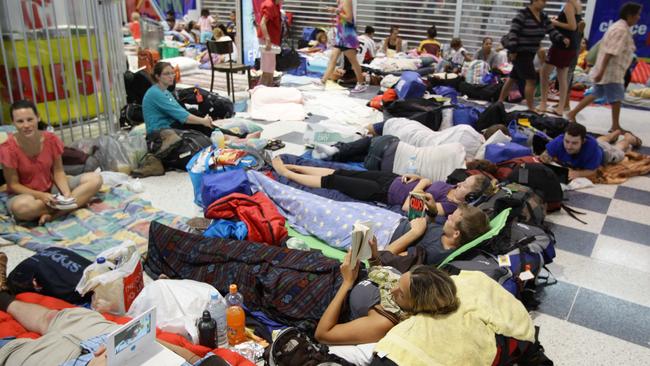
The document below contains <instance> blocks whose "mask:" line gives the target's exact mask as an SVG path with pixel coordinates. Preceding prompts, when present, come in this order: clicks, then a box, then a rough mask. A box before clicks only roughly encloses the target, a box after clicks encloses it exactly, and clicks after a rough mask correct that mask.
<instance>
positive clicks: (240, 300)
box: [226, 284, 246, 346]
mask: <svg viewBox="0 0 650 366" xmlns="http://www.w3.org/2000/svg"><path fill="white" fill-rule="evenodd" d="M226 304H227V305H228V308H227V309H226V323H228V343H230V345H231V346H234V345H236V344H239V343H242V342H246V314H245V313H244V308H243V307H242V305H244V297H243V296H242V295H241V294H240V293H239V292H237V285H235V284H232V285H230V293H229V294H228V296H226Z"/></svg>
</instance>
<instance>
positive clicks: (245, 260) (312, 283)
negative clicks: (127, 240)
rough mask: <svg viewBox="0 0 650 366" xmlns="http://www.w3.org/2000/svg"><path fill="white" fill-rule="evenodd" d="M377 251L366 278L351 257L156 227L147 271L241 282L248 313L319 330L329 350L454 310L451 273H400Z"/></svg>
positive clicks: (219, 284)
mask: <svg viewBox="0 0 650 366" xmlns="http://www.w3.org/2000/svg"><path fill="white" fill-rule="evenodd" d="M371 251H372V257H371V259H370V261H369V262H370V264H371V267H370V269H369V270H368V271H367V272H366V271H360V270H359V264H358V263H355V265H352V264H351V263H350V254H348V255H347V256H346V258H345V260H344V262H343V264H341V263H340V262H338V261H337V260H334V259H331V258H327V257H325V256H323V255H322V254H321V253H320V252H319V251H300V250H292V249H287V248H280V247H274V246H269V245H264V244H258V243H252V242H246V241H234V240H224V239H211V238H204V237H202V236H197V235H194V234H190V233H185V232H181V231H178V230H175V229H172V228H169V227H166V226H164V225H161V224H158V223H156V222H154V223H152V226H151V232H150V235H149V252H148V253H149V254H148V256H147V261H146V264H145V269H146V270H147V272H148V273H149V275H151V276H154V277H157V276H159V275H161V274H165V275H166V276H168V277H171V278H183V279H192V280H195V281H202V282H206V283H209V284H211V285H213V286H214V287H215V288H216V289H217V290H219V291H220V292H223V291H226V290H227V286H228V285H229V284H231V283H237V284H238V289H239V291H240V292H241V293H242V295H243V296H244V299H245V303H246V306H247V307H248V309H250V310H262V311H263V312H264V313H265V314H266V315H267V316H269V317H271V318H272V319H273V320H275V321H277V322H280V323H282V324H285V325H295V326H299V327H300V328H302V329H307V330H314V329H315V335H316V338H317V339H318V340H319V341H320V342H323V343H328V344H362V343H371V342H377V341H378V340H380V339H381V338H382V337H383V336H384V335H385V334H386V332H388V330H390V329H391V328H392V327H393V326H395V324H398V323H399V322H400V321H402V320H403V319H405V318H407V317H408V313H407V312H408V311H414V312H425V313H428V314H431V315H435V314H445V313H447V312H449V311H453V306H454V305H453V301H451V300H450V299H449V297H446V296H445V295H444V294H448V293H450V291H451V290H450V289H449V287H450V286H451V285H452V283H451V280H450V279H449V277H448V276H446V275H445V274H444V273H442V272H440V271H439V270H437V269H436V268H435V267H433V266H423V267H420V268H418V269H416V270H414V271H412V272H407V271H404V272H405V273H404V274H401V273H400V272H398V271H397V270H395V269H394V268H390V267H383V266H381V264H382V261H385V260H386V259H385V258H387V256H385V255H382V254H383V253H381V252H378V251H377V244H376V240H371ZM163 253H164V254H163ZM379 258H382V259H381V260H380V259H379ZM412 289H416V290H412ZM424 289H428V291H425V290H424ZM344 304H346V305H345V306H344ZM316 324H317V325H316ZM315 325H316V326H315ZM314 326H315V327H314Z"/></svg>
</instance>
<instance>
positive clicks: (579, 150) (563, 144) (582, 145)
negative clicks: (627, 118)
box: [540, 122, 641, 180]
mask: <svg viewBox="0 0 650 366" xmlns="http://www.w3.org/2000/svg"><path fill="white" fill-rule="evenodd" d="M621 135H622V136H623V138H622V139H621V140H620V141H619V139H620V137H621ZM640 145H641V141H640V140H639V139H638V138H637V137H636V136H634V135H632V134H631V133H629V132H625V133H624V134H622V133H621V131H620V130H616V131H612V132H610V133H609V134H607V135H603V136H600V137H598V138H597V139H595V138H593V137H592V136H589V135H587V129H586V128H585V126H583V125H581V124H579V123H576V122H571V123H569V124H568V126H567V128H566V130H565V132H564V133H563V134H561V135H560V136H558V137H556V138H555V139H553V140H552V141H551V142H549V143H548V144H546V151H544V153H543V154H542V155H541V156H540V158H541V160H542V161H544V162H551V161H555V162H557V163H559V164H560V165H563V166H566V167H568V168H569V180H573V179H575V178H580V177H589V176H592V175H593V174H595V173H596V169H598V167H600V166H601V165H607V164H615V163H618V162H620V161H622V160H623V158H625V153H626V152H627V151H629V150H630V148H631V147H638V146H640Z"/></svg>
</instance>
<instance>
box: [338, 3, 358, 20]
mask: <svg viewBox="0 0 650 366" xmlns="http://www.w3.org/2000/svg"><path fill="white" fill-rule="evenodd" d="M339 16H340V17H341V18H343V19H345V21H346V22H348V23H352V21H353V20H354V13H353V10H352V1H351V0H345V1H343V7H342V9H341V12H340V13H339Z"/></svg>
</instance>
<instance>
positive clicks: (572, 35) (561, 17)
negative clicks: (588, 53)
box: [556, 3, 582, 49]
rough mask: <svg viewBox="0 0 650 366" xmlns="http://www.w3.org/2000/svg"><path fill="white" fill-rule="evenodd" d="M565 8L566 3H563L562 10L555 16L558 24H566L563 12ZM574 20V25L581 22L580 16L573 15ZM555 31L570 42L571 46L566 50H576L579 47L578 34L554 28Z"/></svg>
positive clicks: (575, 31)
mask: <svg viewBox="0 0 650 366" xmlns="http://www.w3.org/2000/svg"><path fill="white" fill-rule="evenodd" d="M572 6H573V5H572ZM565 7H566V3H564V5H563V6H562V9H561V10H560V14H559V15H558V16H557V21H558V22H561V23H568V19H567V17H566V13H565V12H564V8H565ZM575 19H576V24H578V23H580V22H581V21H582V15H580V14H575ZM556 29H557V30H558V32H560V33H562V35H563V36H565V37H567V38H568V39H569V40H571V44H569V47H568V48H567V49H577V48H578V47H580V33H579V32H578V31H577V30H574V31H570V30H568V29H564V28H556Z"/></svg>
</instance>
